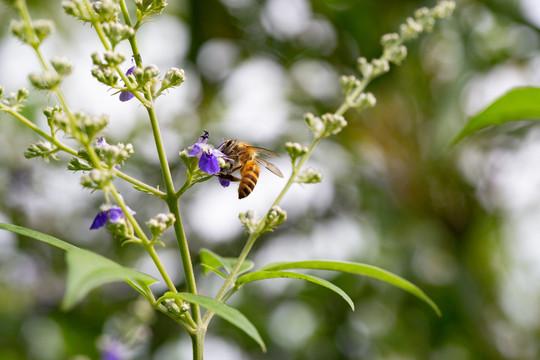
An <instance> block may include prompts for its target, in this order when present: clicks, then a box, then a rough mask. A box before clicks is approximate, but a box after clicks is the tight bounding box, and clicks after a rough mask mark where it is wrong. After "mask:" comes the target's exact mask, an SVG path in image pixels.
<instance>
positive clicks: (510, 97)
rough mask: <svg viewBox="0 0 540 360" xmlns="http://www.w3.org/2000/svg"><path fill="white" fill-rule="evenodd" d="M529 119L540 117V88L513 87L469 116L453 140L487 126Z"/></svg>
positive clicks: (459, 139)
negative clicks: (478, 111)
mask: <svg viewBox="0 0 540 360" xmlns="http://www.w3.org/2000/svg"><path fill="white" fill-rule="evenodd" d="M531 119H536V120H539V119H540V88H537V87H522V88H515V89H512V90H510V91H509V92H507V93H506V94H504V95H503V96H501V97H499V98H498V99H496V100H495V101H494V102H492V103H491V104H490V105H489V106H488V107H486V108H485V109H484V110H482V111H481V112H480V113H478V114H476V115H475V116H473V117H471V118H470V119H469V121H468V122H467V124H466V125H465V127H464V128H463V130H461V132H460V133H459V135H458V136H457V137H456V139H455V140H454V144H456V143H458V142H459V141H461V140H462V139H463V138H464V137H466V136H468V135H470V134H472V133H474V132H476V131H479V130H482V129H485V128H487V127H489V126H495V125H501V124H506V123H508V122H512V121H519V120H531Z"/></svg>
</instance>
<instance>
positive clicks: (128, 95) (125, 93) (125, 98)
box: [120, 66, 135, 102]
mask: <svg viewBox="0 0 540 360" xmlns="http://www.w3.org/2000/svg"><path fill="white" fill-rule="evenodd" d="M134 70H135V66H132V67H130V68H129V69H128V71H126V76H129V75H131V74H133V71H134ZM133 97H134V95H133V94H132V93H130V92H129V91H122V92H121V93H120V101H122V102H125V101H128V100H131V99H133Z"/></svg>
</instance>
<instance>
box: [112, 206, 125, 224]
mask: <svg viewBox="0 0 540 360" xmlns="http://www.w3.org/2000/svg"><path fill="white" fill-rule="evenodd" d="M108 212H109V221H110V222H117V221H118V220H120V219H123V218H124V217H125V215H124V212H123V211H122V209H121V208H120V207H118V206H113V207H112V208H110V209H109V210H108Z"/></svg>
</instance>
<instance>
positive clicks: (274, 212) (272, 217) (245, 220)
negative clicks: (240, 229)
mask: <svg viewBox="0 0 540 360" xmlns="http://www.w3.org/2000/svg"><path fill="white" fill-rule="evenodd" d="M238 217H239V218H240V222H241V223H242V224H243V225H244V226H245V227H246V228H247V229H248V232H249V233H250V234H253V233H256V232H258V231H260V232H261V233H262V232H265V231H273V229H274V228H275V227H276V226H278V225H279V224H281V223H283V222H284V221H285V220H287V212H286V211H285V210H283V209H281V208H280V207H279V206H273V207H272V208H271V209H270V211H269V212H268V214H267V215H266V217H265V219H264V224H262V228H260V226H261V219H260V218H259V215H257V213H256V212H255V210H248V211H246V212H245V213H240V215H238Z"/></svg>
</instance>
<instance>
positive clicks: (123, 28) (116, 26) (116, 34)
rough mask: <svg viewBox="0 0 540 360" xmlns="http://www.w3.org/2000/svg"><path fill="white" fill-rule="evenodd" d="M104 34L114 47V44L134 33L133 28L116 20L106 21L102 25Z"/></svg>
mask: <svg viewBox="0 0 540 360" xmlns="http://www.w3.org/2000/svg"><path fill="white" fill-rule="evenodd" d="M102 28H103V32H104V33H105V36H107V38H108V39H109V41H110V42H111V47H112V48H113V49H114V48H115V47H116V45H117V44H118V43H119V42H120V41H122V40H125V39H128V38H130V37H132V36H134V35H135V29H133V28H132V27H131V26H129V25H124V24H121V23H118V22H108V23H104V24H103V25H102Z"/></svg>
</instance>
